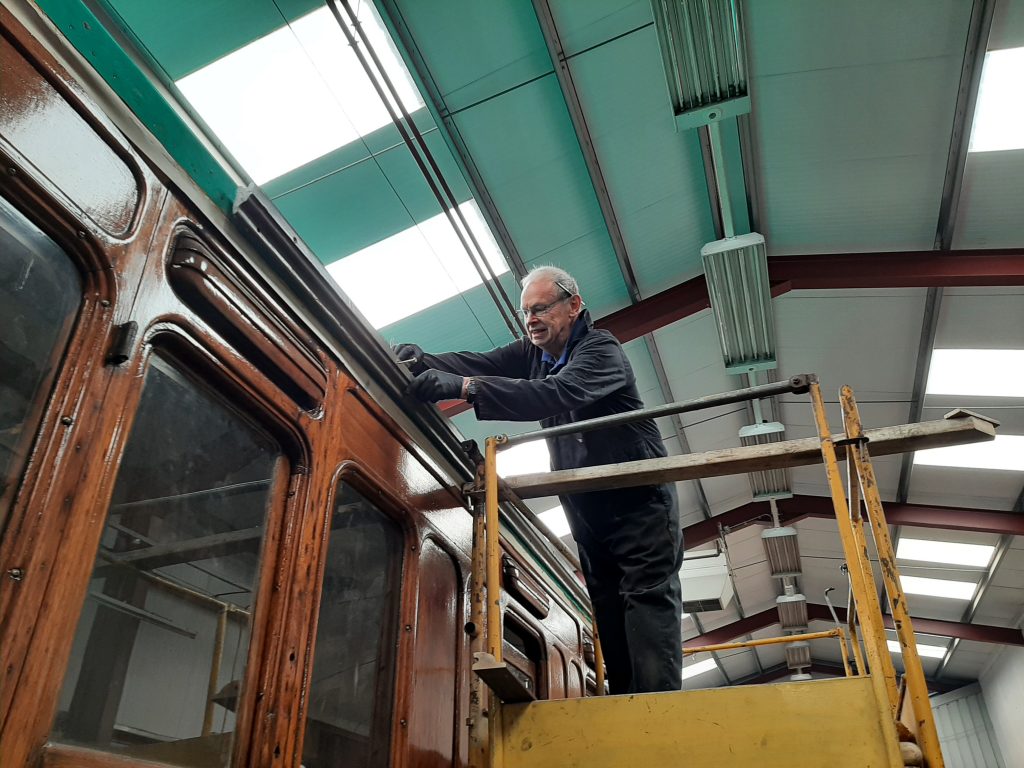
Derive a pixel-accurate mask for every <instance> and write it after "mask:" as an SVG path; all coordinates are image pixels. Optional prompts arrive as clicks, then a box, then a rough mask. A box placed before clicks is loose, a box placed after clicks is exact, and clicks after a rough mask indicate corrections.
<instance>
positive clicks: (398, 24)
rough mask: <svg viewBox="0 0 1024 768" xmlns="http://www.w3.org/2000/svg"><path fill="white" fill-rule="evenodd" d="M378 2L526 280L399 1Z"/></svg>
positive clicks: (455, 153)
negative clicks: (399, 5)
mask: <svg viewBox="0 0 1024 768" xmlns="http://www.w3.org/2000/svg"><path fill="white" fill-rule="evenodd" d="M377 2H378V9H379V11H380V14H381V17H382V19H383V20H384V24H385V25H386V26H387V27H388V31H389V32H390V33H391V38H392V40H394V41H395V44H396V45H397V46H398V48H399V51H400V53H401V54H402V58H404V59H405V62H406V65H407V66H408V67H409V71H410V72H411V73H412V76H413V78H415V80H416V84H417V86H419V89H420V93H421V94H422V95H423V96H424V97H425V101H426V104H427V109H429V110H430V113H431V115H432V116H433V118H434V123H435V124H436V125H437V126H438V127H439V130H440V131H441V135H442V136H444V139H445V143H446V144H447V145H448V148H449V149H450V150H451V153H452V155H453V157H454V158H455V161H456V162H457V163H458V164H459V167H460V169H461V170H462V174H463V176H464V177H465V179H466V183H467V184H469V188H470V189H471V190H472V192H473V197H474V198H475V199H476V201H477V204H478V205H479V206H480V211H481V213H483V216H484V219H485V220H486V221H487V224H488V225H489V226H490V228H491V231H492V232H493V233H494V235H495V237H496V238H497V241H498V246H499V247H500V248H501V250H502V253H503V254H504V255H505V260H506V261H507V262H508V264H509V266H510V267H511V268H512V271H513V272H514V273H515V275H516V278H517V279H522V277H523V276H524V275H525V274H526V272H527V269H526V264H525V263H524V262H523V257H522V256H521V255H520V253H519V249H518V248H517V247H516V244H515V240H513V239H512V235H511V234H510V233H509V231H508V228H507V227H506V226H505V221H504V219H502V217H501V213H500V212H499V211H498V207H497V206H496V205H495V203H494V198H493V197H492V196H491V193H490V190H489V189H488V188H487V185H486V184H485V183H484V180H483V177H482V176H481V175H480V170H479V169H478V168H477V165H476V162H475V161H474V160H473V157H472V155H470V153H469V148H468V147H467V146H466V142H465V141H464V140H463V138H462V134H461V133H460V131H459V127H458V124H457V123H456V122H455V118H454V116H453V115H452V114H451V112H450V111H449V109H448V105H447V104H446V103H445V101H444V97H443V96H442V95H441V91H440V89H439V88H438V87H437V83H436V81H435V80H434V77H433V75H432V74H431V72H430V69H429V67H427V64H426V62H425V61H424V59H423V54H422V53H421V52H420V50H419V46H417V45H416V41H415V39H414V38H413V36H412V33H411V32H410V31H409V27H408V25H407V24H406V22H405V19H404V17H403V16H402V12H401V10H400V9H399V7H398V4H397V3H396V2H395V0H377Z"/></svg>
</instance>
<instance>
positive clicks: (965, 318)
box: [918, 151, 1024, 349]
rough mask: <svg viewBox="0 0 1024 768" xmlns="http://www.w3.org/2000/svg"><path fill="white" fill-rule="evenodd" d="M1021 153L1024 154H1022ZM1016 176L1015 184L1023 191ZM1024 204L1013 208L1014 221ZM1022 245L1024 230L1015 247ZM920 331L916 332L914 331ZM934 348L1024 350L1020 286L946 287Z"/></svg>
mask: <svg viewBox="0 0 1024 768" xmlns="http://www.w3.org/2000/svg"><path fill="white" fill-rule="evenodd" d="M1022 154H1024V151H1022ZM1022 178H1024V169H1022V170H1021V173H1019V174H1018V177H1017V182H1018V185H1019V186H1021V187H1022V188H1024V184H1021V183H1020V179H1022ZM1021 211H1024V201H1022V202H1021V204H1020V205H1019V206H1018V207H1017V211H1016V215H1017V220H1018V221H1021V220H1022V219H1021V215H1020V212H1021ZM1022 243H1024V227H1022V229H1021V232H1020V235H1019V236H1018V238H1017V242H1016V243H1015V245H1018V246H1019V245H1021V244H1022ZM918 330H920V329H918ZM935 347H936V348H937V349H1024V286H1017V287H1014V288H984V287H979V288H956V289H953V288H950V289H948V290H947V291H945V292H944V294H943V297H942V309H941V311H940V312H939V324H938V326H937V327H936V330H935Z"/></svg>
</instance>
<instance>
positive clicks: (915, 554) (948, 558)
mask: <svg viewBox="0 0 1024 768" xmlns="http://www.w3.org/2000/svg"><path fill="white" fill-rule="evenodd" d="M995 550H996V548H995V547H994V546H991V545H989V544H961V543H959V542H955V541H930V540H926V539H908V538H904V537H901V538H900V541H899V545H898V546H897V549H896V557H898V558H899V559H900V560H920V561H922V562H929V563H948V564H949V565H972V566H976V567H979V568H983V567H985V566H987V565H988V564H989V562H990V561H991V560H992V553H993V552H995Z"/></svg>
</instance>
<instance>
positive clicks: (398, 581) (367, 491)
mask: <svg viewBox="0 0 1024 768" xmlns="http://www.w3.org/2000/svg"><path fill="white" fill-rule="evenodd" d="M346 488H347V489H351V490H353V491H355V493H356V494H357V495H358V496H359V497H361V498H362V500H363V501H365V502H366V503H367V504H369V505H370V506H371V507H372V508H373V509H374V510H375V511H376V512H377V513H378V515H379V518H380V519H381V520H383V521H385V522H386V523H388V524H389V525H390V527H391V529H392V533H393V534H394V539H393V543H394V544H395V545H396V546H395V547H394V549H393V553H392V554H393V557H392V559H391V561H390V562H389V563H388V570H389V571H390V575H391V577H392V584H391V587H392V592H393V594H392V595H391V597H390V603H389V604H388V605H387V608H386V610H385V611H384V613H385V616H384V621H383V624H384V625H386V626H385V627H382V630H381V632H380V639H381V641H382V642H381V644H380V646H378V647H379V648H382V649H384V650H386V651H387V654H388V656H387V659H386V662H385V663H383V664H379V665H378V673H377V679H376V685H375V687H374V710H373V716H372V717H373V722H372V731H371V740H374V739H376V741H375V742H374V743H373V744H372V745H371V747H372V749H373V750H374V751H375V754H377V755H378V756H380V757H382V758H383V761H382V762H380V763H378V764H372V765H373V768H378V765H379V766H382V767H383V766H391V765H392V764H393V760H394V750H395V734H396V731H397V726H398V712H399V710H400V708H401V706H402V705H401V703H400V699H401V698H402V697H403V696H404V695H405V693H404V692H403V688H402V685H401V684H400V681H399V678H398V674H399V671H400V665H401V663H402V657H403V654H404V652H405V646H406V644H407V642H408V635H409V633H408V632H403V631H402V629H401V628H402V626H403V624H405V625H407V626H410V618H409V616H408V615H407V612H408V611H409V610H411V608H412V607H414V606H410V600H409V599H408V597H407V595H408V592H409V590H410V585H409V583H408V582H409V579H410V573H409V571H410V568H409V559H408V557H407V552H408V551H409V550H410V546H411V541H412V537H413V536H414V533H415V532H414V530H412V528H411V526H410V521H409V519H408V516H407V515H406V514H405V513H404V511H403V509H402V507H401V505H400V504H398V503H396V502H395V500H394V499H392V498H391V497H390V496H389V494H388V493H387V492H386V491H385V490H384V488H383V486H381V485H380V484H379V483H378V482H376V481H374V480H371V479H369V478H368V477H366V476H365V475H364V474H363V472H362V471H360V469H359V468H358V467H357V466H355V465H353V464H351V463H349V462H347V461H346V462H344V463H343V464H342V467H341V469H340V470H339V472H338V473H337V475H336V476H335V478H334V481H333V484H332V489H331V496H330V504H329V507H328V509H329V513H328V515H327V518H326V530H325V531H324V537H323V541H324V545H323V548H322V550H321V553H320V560H321V566H320V571H319V574H318V577H317V601H316V608H315V610H316V627H317V631H316V635H315V637H313V638H311V640H312V645H311V647H312V653H311V655H310V658H309V664H308V667H307V674H308V675H309V680H310V683H309V690H308V691H307V695H306V706H305V707H304V711H303V715H302V723H301V733H302V742H303V754H302V755H300V759H301V761H302V764H303V765H313V766H316V767H317V768H319V766H318V764H317V763H311V762H309V760H310V759H311V756H309V755H308V752H309V750H310V747H311V745H310V743H309V740H308V738H307V737H308V736H309V735H310V719H311V718H310V709H311V705H312V701H313V696H314V690H313V685H314V682H315V679H316V677H317V666H316V664H317V659H318V656H319V655H320V654H321V653H322V652H323V651H324V650H325V649H324V648H323V647H321V643H320V640H321V637H320V628H321V621H320V619H321V616H322V613H321V612H322V610H323V606H324V603H325V596H324V588H325V580H326V572H327V567H328V564H329V561H330V557H331V553H332V548H331V532H332V528H331V523H332V520H333V518H334V515H335V512H336V511H337V509H338V505H339V502H340V500H341V498H342V491H343V490H345V489H346ZM416 549H417V550H418V548H416ZM412 602H415V601H412Z"/></svg>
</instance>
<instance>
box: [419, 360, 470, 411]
mask: <svg viewBox="0 0 1024 768" xmlns="http://www.w3.org/2000/svg"><path fill="white" fill-rule="evenodd" d="M462 384H463V377H462V376H456V375H455V374H454V373H445V372H444V371H438V370H436V369H434V368H428V369H427V370H425V371H424V372H423V373H421V374H420V375H419V376H417V377H416V378H415V379H413V380H412V382H411V383H410V384H409V394H411V395H412V396H413V397H415V398H417V399H419V400H422V401H423V402H425V403H436V402H437V401H438V400H457V399H458V398H460V397H462Z"/></svg>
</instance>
